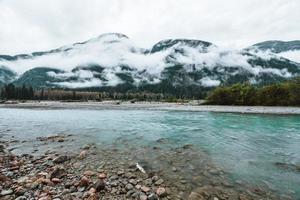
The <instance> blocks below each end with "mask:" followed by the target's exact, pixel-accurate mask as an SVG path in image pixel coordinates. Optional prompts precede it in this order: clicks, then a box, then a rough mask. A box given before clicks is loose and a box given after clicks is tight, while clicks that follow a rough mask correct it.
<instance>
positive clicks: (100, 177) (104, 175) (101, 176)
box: [98, 173, 106, 179]
mask: <svg viewBox="0 0 300 200" xmlns="http://www.w3.org/2000/svg"><path fill="white" fill-rule="evenodd" d="M98 178H99V179H105V178H106V174H105V173H101V174H99V175H98Z"/></svg>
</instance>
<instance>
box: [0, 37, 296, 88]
mask: <svg viewBox="0 0 300 200" xmlns="http://www.w3.org/2000/svg"><path fill="white" fill-rule="evenodd" d="M0 66H1V68H0V81H2V83H9V82H13V83H15V84H17V85H22V84H26V85H32V86H34V87H36V88H41V87H52V88H94V89H95V88H98V89H99V90H104V89H110V90H111V89H112V88H117V89H118V90H122V91H126V90H132V89H139V90H141V89H142V90H147V91H152V92H173V91H175V92H176V91H180V92H184V93H191V92H192V91H194V92H195V93H196V92H198V91H199V90H196V89H199V88H200V89H203V90H206V89H207V88H211V87H215V86H218V85H221V84H223V85H226V84H233V83H237V82H245V81H249V82H251V83H253V84H269V83H274V82H279V81H283V80H287V79H290V78H293V77H295V76H299V74H300V64H299V63H296V62H293V61H291V60H289V59H286V58H283V57H281V56H278V55H276V53H272V52H269V51H264V50H260V49H259V48H248V49H242V50H232V49H224V48H221V47H218V46H217V45H215V44H212V43H210V42H206V41H201V40H191V39H168V40H163V41H160V42H158V43H157V44H155V45H154V46H153V47H152V48H150V49H144V48H140V47H137V46H136V45H135V44H134V42H132V41H131V40H130V39H129V38H128V37H127V36H126V35H123V34H119V33H110V34H103V35H100V36H99V37H96V38H93V39H91V40H87V41H85V42H81V43H75V44H72V45H67V46H63V47H60V48H57V49H53V50H50V51H45V52H34V53H31V54H20V55H15V56H9V55H0ZM2 74H5V75H2ZM1 77H5V78H2V79H1Z"/></svg>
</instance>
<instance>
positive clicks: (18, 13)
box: [0, 0, 300, 54]
mask: <svg viewBox="0 0 300 200" xmlns="http://www.w3.org/2000/svg"><path fill="white" fill-rule="evenodd" d="M299 10H300V0H226V1H225V0H0V54H17V53H30V52H33V51H41V50H49V49H53V48H57V47H59V46H63V45H67V44H71V43H74V42H80V41H84V40H88V39H90V38H92V37H96V36H98V35H100V34H102V33H107V32H120V33H123V34H125V35H127V36H128V37H130V38H131V39H133V40H134V41H135V42H136V43H137V44H138V45H140V46H143V47H150V46H151V45H153V44H154V43H156V42H158V41H159V40H162V39H167V38H193V39H200V40H206V41H209V42H213V43H215V44H217V45H221V46H230V47H237V48H239V47H246V46H248V45H251V44H254V43H256V42H261V41H264V40H273V39H278V40H299V39H300V11H299Z"/></svg>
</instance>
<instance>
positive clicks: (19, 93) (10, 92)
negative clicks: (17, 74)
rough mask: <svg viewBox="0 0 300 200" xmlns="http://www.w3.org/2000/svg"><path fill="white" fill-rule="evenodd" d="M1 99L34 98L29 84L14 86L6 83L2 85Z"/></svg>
mask: <svg viewBox="0 0 300 200" xmlns="http://www.w3.org/2000/svg"><path fill="white" fill-rule="evenodd" d="M0 98H1V99H20V100H30V99H34V90H33V88H32V87H31V86H29V87H26V86H25V85H23V86H22V87H15V85H14V84H8V85H5V86H4V87H2V89H1V93H0Z"/></svg>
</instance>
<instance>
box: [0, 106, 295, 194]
mask: <svg viewBox="0 0 300 200" xmlns="http://www.w3.org/2000/svg"><path fill="white" fill-rule="evenodd" d="M53 134H73V135H74V136H73V137H74V138H76V140H74V142H69V143H67V144H64V148H66V149H71V148H76V147H80V146H82V145H83V144H85V143H95V144H98V145H99V146H101V147H102V148H105V147H106V146H110V145H114V146H118V145H119V146H120V148H121V147H122V148H125V149H126V148H127V149H129V148H131V147H134V148H135V149H138V148H139V147H140V148H141V149H142V148H144V147H145V146H149V147H152V146H158V147H161V148H166V149H171V148H176V147H181V146H183V145H186V144H193V145H194V147H196V148H199V149H201V151H205V152H206V153H207V155H208V156H209V158H211V159H212V160H213V162H214V163H215V164H216V165H217V166H219V167H220V168H222V169H223V170H224V171H226V172H228V173H229V175H230V177H231V178H232V179H233V180H239V181H240V180H241V181H245V182H247V183H250V184H252V185H259V186H268V187H269V188H270V189H275V190H279V191H281V192H288V193H294V196H295V197H297V198H298V197H300V189H299V185H300V171H297V170H294V169H292V168H289V169H284V168H279V167H278V166H275V165H274V164H275V163H276V162H277V163H285V164H288V165H289V166H292V165H298V166H300V116H296V115H294V116H293V115H289V116H280V115H252V114H251V115H250V114H230V113H209V112H175V111H149V110H148V111H143V110H130V111H129V110H96V111H94V110H83V109H80V110H76V109H72V110H37V109H35V110H32V109H0V136H1V137H3V138H4V139H5V138H9V137H11V136H15V138H16V139H20V140H28V141H30V140H32V139H35V138H37V137H40V136H47V135H53ZM161 138H163V139H164V140H163V142H157V140H158V139H161ZM0 139H1V138H0ZM15 147H17V149H16V152H25V151H27V150H28V151H30V150H32V148H43V147H41V146H40V145H39V144H38V143H35V142H27V143H26V142H25V143H17V144H15ZM145 159H146V160H147V158H145ZM195 162H197V161H195ZM199 162H200V161H199Z"/></svg>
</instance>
